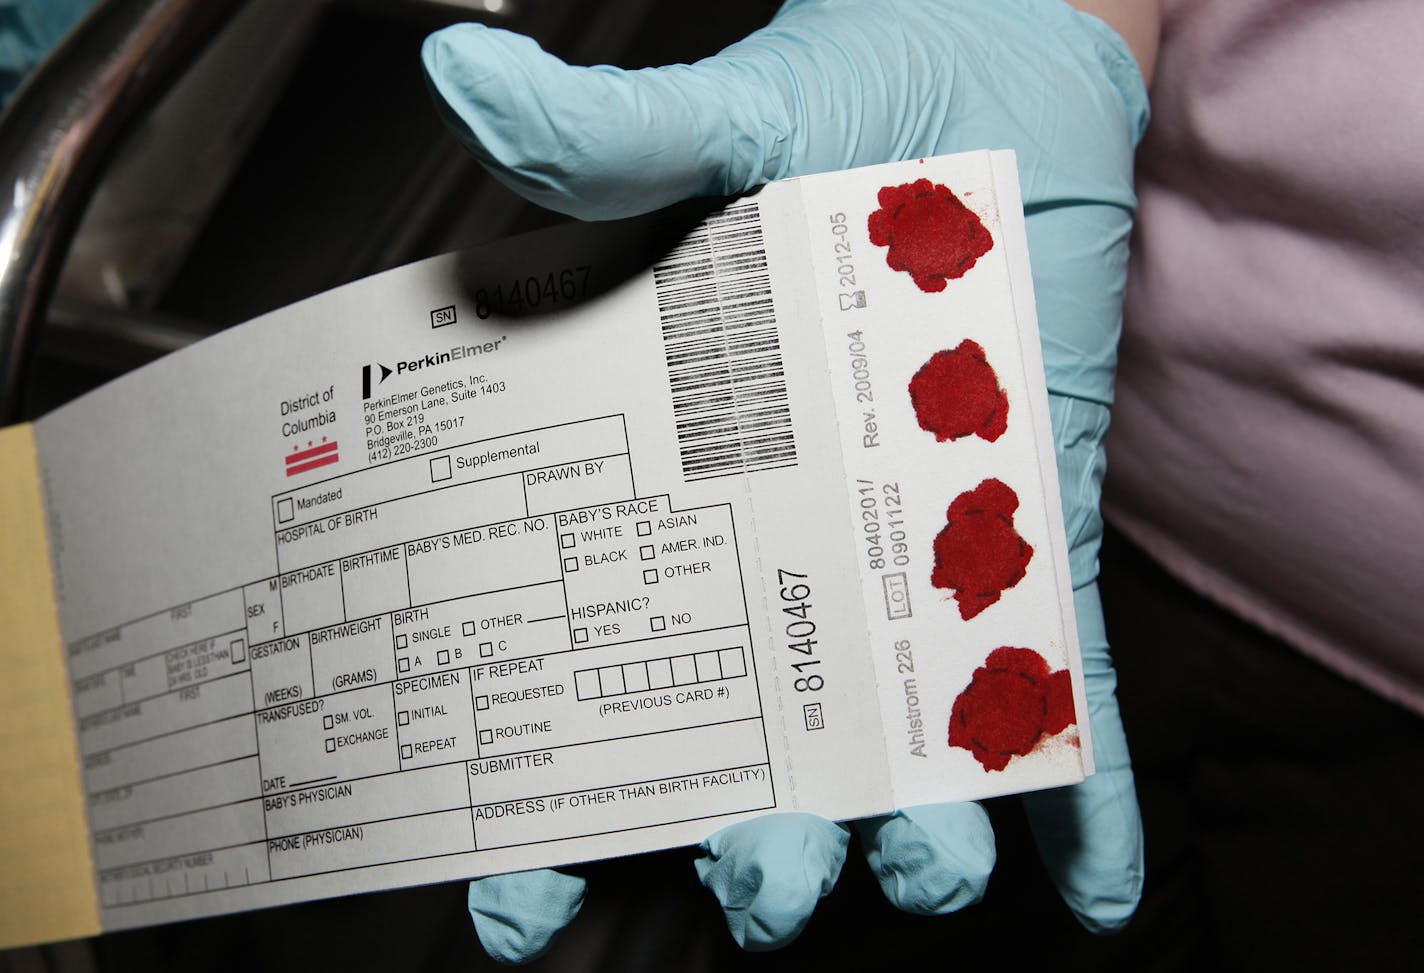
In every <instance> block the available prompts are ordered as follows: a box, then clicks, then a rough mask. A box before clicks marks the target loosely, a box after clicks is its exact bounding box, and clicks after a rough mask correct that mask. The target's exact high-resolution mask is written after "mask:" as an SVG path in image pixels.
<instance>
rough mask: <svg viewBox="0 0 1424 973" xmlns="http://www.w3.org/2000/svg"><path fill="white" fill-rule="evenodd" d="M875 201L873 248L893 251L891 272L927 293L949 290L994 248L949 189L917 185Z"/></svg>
mask: <svg viewBox="0 0 1424 973" xmlns="http://www.w3.org/2000/svg"><path fill="white" fill-rule="evenodd" d="M876 198H877V199H878V200H879V202H880V208H879V209H878V210H876V211H875V212H873V213H871V214H870V226H869V229H870V242H871V243H873V244H875V245H876V246H877V247H889V251H888V252H887V253H886V254H885V262H886V263H887V264H889V265H890V269H891V270H903V271H904V272H905V273H907V274H909V275H910V277H911V278H912V279H913V280H914V281H915V285H916V286H917V287H919V289H920V290H922V291H926V292H928V293H935V292H938V291H942V290H944V288H945V285H946V284H947V283H948V282H949V281H951V280H954V279H955V278H957V277H963V276H964V275H965V274H966V273H967V272H968V271H969V268H971V267H973V266H974V262H975V261H976V260H978V259H979V258H980V257H982V256H984V254H986V253H988V252H989V250H990V249H991V248H992V247H993V246H994V238H993V237H992V236H990V235H989V231H988V230H987V229H985V227H984V224H983V222H982V221H980V219H979V216H978V214H976V213H975V212H974V211H973V210H972V209H970V208H969V207H967V206H965V205H964V203H962V202H960V199H959V197H958V196H956V195H954V193H953V192H951V191H950V189H949V187H948V186H941V185H940V184H939V183H934V182H930V181H929V180H928V179H916V180H915V181H914V182H907V183H905V184H904V185H900V186H886V187H885V188H883V189H881V190H880V192H879V194H878V195H877V197H876Z"/></svg>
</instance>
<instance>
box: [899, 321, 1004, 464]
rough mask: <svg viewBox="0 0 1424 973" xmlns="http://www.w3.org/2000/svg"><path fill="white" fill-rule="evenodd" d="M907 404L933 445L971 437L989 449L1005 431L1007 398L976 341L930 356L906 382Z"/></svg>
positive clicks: (964, 342) (962, 343)
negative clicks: (984, 441)
mask: <svg viewBox="0 0 1424 973" xmlns="http://www.w3.org/2000/svg"><path fill="white" fill-rule="evenodd" d="M910 402H911V404H912V405H914V407H915V418H916V419H918V420H919V423H920V428H921V429H923V430H925V431H926V432H932V433H934V436H935V439H937V440H938V441H939V442H944V441H945V440H946V439H959V438H960V437H961V436H970V435H973V436H978V437H979V438H981V439H986V440H988V441H989V442H991V443H992V442H993V441H994V440H996V439H998V438H999V437H1000V436H1002V435H1003V434H1004V430H1005V429H1007V428H1008V423H1009V397H1008V395H1006V394H1005V393H1004V390H1003V389H1002V388H1000V387H999V376H998V375H996V374H995V373H994V369H993V366H991V365H990V364H989V360H988V358H986V357H985V355H984V349H983V348H982V347H981V346H980V345H979V343H978V342H977V341H970V340H968V339H965V340H964V341H961V342H960V343H959V347H957V348H955V349H954V350H952V351H937V352H935V353H934V355H933V356H931V358H930V360H929V361H927V362H925V363H924V364H923V365H921V366H920V370H919V371H918V372H916V373H915V377H914V378H912V379H910Z"/></svg>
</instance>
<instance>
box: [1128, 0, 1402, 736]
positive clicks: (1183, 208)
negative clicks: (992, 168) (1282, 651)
mask: <svg viewBox="0 0 1424 973" xmlns="http://www.w3.org/2000/svg"><path fill="white" fill-rule="evenodd" d="M1164 7H1165V10H1164V22H1163V39H1162V50H1161V57H1160V60H1159V62H1158V65H1157V75H1156V78H1155V81H1154V84H1153V89H1152V95H1153V97H1152V111H1153V118H1152V124H1151V127H1150V129H1149V131H1148V135H1147V139H1146V141H1145V143H1144V144H1143V147H1142V150H1141V154H1140V155H1139V169H1138V193H1139V196H1140V199H1141V209H1140V211H1139V214H1138V229H1137V235H1136V237H1135V238H1134V241H1133V245H1134V252H1133V258H1132V266H1131V271H1130V278H1129V284H1128V291H1127V305H1126V312H1125V313H1126V325H1125V331H1124V336H1123V341H1122V349H1121V362H1120V366H1119V371H1118V385H1117V405H1116V407H1115V408H1114V411H1113V428H1112V432H1111V434H1110V436H1109V442H1108V469H1109V473H1108V483H1107V494H1106V501H1105V511H1106V513H1107V515H1108V517H1109V519H1110V520H1112V522H1113V523H1115V524H1116V525H1117V526H1118V527H1119V528H1120V529H1122V530H1123V531H1124V532H1126V533H1127V534H1128V535H1129V536H1130V537H1131V538H1133V539H1134V540H1135V541H1136V542H1137V543H1138V544H1139V545H1141V546H1142V547H1143V548H1145V549H1146V550H1147V551H1148V552H1149V553H1150V554H1152V555H1153V557H1155V558H1156V559H1157V560H1158V561H1159V562H1160V563H1161V564H1163V565H1164V566H1165V567H1166V568H1167V569H1168V570H1170V571H1171V572H1172V573H1173V574H1175V575H1176V576H1177V577H1179V578H1180V579H1181V580H1182V581H1184V582H1185V583H1186V584H1188V585H1189V586H1191V587H1193V588H1195V589H1197V590H1198V591H1200V592H1201V593H1203V594H1204V595H1206V596H1208V597H1209V598H1211V599H1213V600H1215V601H1217V602H1219V603H1221V604H1222V605H1224V606H1225V607H1227V608H1229V609H1230V610H1232V611H1233V612H1235V613H1236V614H1238V615H1239V616H1241V617H1242V618H1244V619H1246V620H1248V621H1250V622H1252V623H1254V624H1256V625H1257V626H1259V627H1261V628H1262V629H1265V630H1266V631H1268V632H1271V633H1273V634H1275V635H1276V636H1278V637H1280V638H1281V639H1284V640H1285V641H1286V642H1288V643H1290V644H1292V645H1294V646H1295V647H1296V648H1298V649H1299V650H1300V651H1302V652H1304V653H1306V654H1307V655H1309V656H1311V657H1313V658H1315V659H1317V660H1319V661H1320V662H1322V663H1324V664H1325V665H1327V666H1329V667H1331V668H1333V669H1335V670H1336V671H1338V672H1340V673H1341V674H1343V675H1345V676H1346V677H1348V678H1350V679H1353V680H1356V681H1358V682H1360V683H1363V684H1364V685H1365V686H1368V687H1369V688H1370V689H1372V690H1374V691H1375V692H1377V693H1379V694H1380V695H1382V696H1385V697H1387V698H1389V699H1392V700H1395V701H1396V702H1398V703H1400V704H1402V705H1404V706H1406V707H1409V708H1410V709H1413V710H1415V711H1417V712H1420V713H1424V3H1420V2H1419V0H1351V2H1344V3H1341V2H1323V0H1291V2H1289V3H1282V2H1280V0H1167V2H1166V3H1165V4H1164Z"/></svg>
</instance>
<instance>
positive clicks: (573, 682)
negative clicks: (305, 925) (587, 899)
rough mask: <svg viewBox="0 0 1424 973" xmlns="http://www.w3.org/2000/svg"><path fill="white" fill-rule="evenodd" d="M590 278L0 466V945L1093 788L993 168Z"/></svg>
mask: <svg viewBox="0 0 1424 973" xmlns="http://www.w3.org/2000/svg"><path fill="white" fill-rule="evenodd" d="M975 223H977V224H978V226H979V229H978V230H975V229H974V228H973V227H974V224H975ZM612 249H614V248H610V250H609V252H606V253H604V254H600V255H599V256H598V257H595V258H579V259H577V260H575V259H569V260H565V258H564V253H565V252H566V251H563V250H561V249H560V248H559V247H557V246H550V247H549V248H547V249H536V250H535V251H533V255H532V256H531V257H529V258H528V259H526V260H525V262H524V263H523V265H521V267H520V268H519V269H518V271H517V272H514V271H510V270H509V269H508V268H507V267H505V266H502V265H501V264H500V262H499V261H498V260H497V259H495V258H494V256H491V255H487V257H488V259H485V258H482V257H481V256H480V255H479V254H475V255H473V256H471V255H465V256H464V257H463V258H461V257H457V256H455V255H451V256H447V257H438V258H434V259H431V260H427V261H424V262H421V263H417V264H413V265H410V266H407V267H403V268H400V269H398V270H394V271H390V272H388V273H385V274H381V275H379V276H376V277H373V278H370V279H367V280H363V281H359V282H357V283H353V284H350V285H347V286H345V287H341V288H338V289H336V290H333V291H330V292H327V293H325V294H321V295H318V296H316V297H313V298H311V299H309V300H306V301H302V302H300V303H298V304H295V305H292V306H291V307H288V308H285V309H282V310H279V311H276V312H273V313H271V314H268V315H265V316H264V317H261V318H259V319H257V320H255V321H252V322H250V323H248V324H246V325H244V326H242V327H239V328H235V329H232V330H230V331H227V332H224V333H222V334H219V335H217V336H215V337H213V338H211V339H209V340H206V341H204V342H202V343H200V344H199V345H197V346H195V347H193V348H191V349H188V350H186V351H184V352H181V353H178V354H175V355H171V356H169V357H167V358H164V359H162V360H160V361H158V362H155V363H153V364H151V365H149V366H148V367H146V368H144V369H142V370H140V371H138V372H136V373H134V374H132V375H129V376H126V377H124V378H122V379H119V380H117V381H115V382H113V383H111V384H110V385H108V386H106V387H104V388H102V389H99V390H98V391H96V392H94V393H92V394H90V395H88V396H85V397H84V398H82V399H79V400H77V401H75V402H73V403H71V404H70V405H67V406H65V407H63V408H61V409H59V410H57V411H56V412H54V413H52V414H50V415H48V416H45V417H44V418H42V419H40V420H39V421H38V422H36V423H35V424H34V425H33V427H32V428H31V427H21V428H19V429H13V430H8V431H6V432H5V433H4V434H3V438H0V458H3V462H4V486H3V488H0V515H3V518H4V525H5V531H4V534H3V536H0V547H3V551H0V553H2V554H3V556H4V558H5V563H6V565H7V567H6V571H7V576H8V577H9V579H10V580H9V581H8V582H7V584H6V585H5V586H4V589H5V590H4V594H3V595H0V598H3V599H4V600H3V601H0V607H2V608H3V612H4V618H3V625H4V630H5V631H6V632H7V635H10V634H13V633H17V632H18V633H20V637H19V638H17V639H13V640H12V641H10V642H9V643H7V644H6V646H5V648H4V653H5V657H4V658H5V666H6V675H7V679H9V680H10V682H9V683H8V684H7V685H6V687H5V689H6V692H5V695H4V696H3V697H0V700H3V703H4V709H3V712H0V733H3V737H2V738H0V761H3V766H0V772H3V780H4V786H3V789H0V795H3V801H4V806H3V808H0V814H2V815H3V817H0V820H3V822H4V829H3V836H0V854H3V856H4V858H3V865H4V867H3V868H0V903H4V904H5V908H4V909H0V916H3V919H0V921H3V922H4V923H5V924H4V925H0V940H3V941H0V945H11V944H16V943H24V942H35V941H43V940H47V939H54V938H63V937H66V936H73V935H84V934H89V933H92V932H94V931H96V930H98V929H104V930H110V929H122V928H127V927H133V926H140V925H147V924H153V923H159V922H167V921H172V920H177V919H183V918H189V917H195V916H205V915H215V914H219V913H226V912H234V911H240V910H244V909H251V908H257V907H262V906H270V905H274V904H280V903H285V902H296V901H301V900H306V899H313V898H320V897H325V896H334V895H343V894H349V893H354V892H361V891H368V890H374V889H384V888H390V887H393V886H402V885H413V884H419V883H427V882H436V881H444V880H452V879H460V878H467V877H470V876H475V875H482V874H490V873H496V872H503V871H509V870H517V869H527V868H533V867H538V866H552V865H560V864H567V863H571V862H577V861H584V860H590V859H595V858H603V857H609V856H615V855H624V854H630V853H634V852H640V851H647V850H652V849H659V848H666V847H670V846H675V845H680V844H688V843H693V842H696V841H699V840H701V839H702V838H704V837H705V836H707V835H708V834H710V833H711V832H713V831H715V830H717V829H719V828H722V827H724V826H726V825H728V824H731V823H733V822H735V821H739V820H744V819H746V818H749V817H752V816H755V815H758V814H764V813H767V812H772V811H790V810H799V811H808V812H813V813H816V814H820V815H823V816H825V817H829V818H835V819H850V818H855V817H861V816H865V815H870V814H875V813H884V812H888V811H889V810H891V809H893V808H895V807H897V806H909V805H914V804H921V803H926V802H931V801H945V800H963V799H970V798H982V797H987V796H991V795H995V794H1003V793H1009V792H1015V791H1022V790H1029V789H1034V788H1040V787H1047V786H1055V785H1060V784H1065V783H1070V782H1075V781H1078V780H1080V779H1082V777H1083V775H1084V774H1085V773H1091V772H1092V756H1091V754H1092V749H1091V741H1090V740H1089V738H1088V727H1087V721H1086V719H1083V720H1081V721H1079V720H1078V718H1077V715H1078V714H1085V713H1086V712H1087V709H1086V704H1085V701H1084V696H1083V687H1082V678H1081V666H1080V663H1079V659H1078V649H1077V640H1076V629H1075V624H1074V618H1073V609H1072V599H1071V591H1070V585H1069V577H1068V559H1067V550H1066V546H1065V543H1064V536H1063V526H1062V517H1061V512H1060V506H1059V500H1058V486H1057V474H1056V469H1055V465H1054V459H1053V446H1052V440H1051V433H1050V426H1049V415H1048V403H1047V395H1046V392H1045V389H1044V379H1043V369H1042V360H1041V353H1040V348H1039V337H1038V330H1037V324H1036V320H1035V316H1034V303H1033V295H1032V288H1031V281H1030V276H1029V264H1028V255H1027V243H1026V238H1025V233H1024V224H1023V217H1022V202H1021V200H1020V196H1019V189H1018V183H1017V177H1016V171H1015V164H1014V159H1013V155H1012V154H1011V153H1006V152H994V153H990V152H980V153H971V154H966V155H960V156H949V157H943V158H938V159H927V160H916V161H913V162H908V163H897V164H894V165H890V166H877V167H871V168H867V169H860V170H853V171H850V172H844V173H835V174H828V175H823V176H814V177H807V178H803V179H799V180H789V181H786V182H782V183H777V184H773V185H771V186H768V187H766V188H765V189H764V190H763V191H762V192H761V193H759V194H758V195H755V196H753V197H749V198H747V199H744V200H741V201H738V202H736V203H733V204H731V205H729V206H728V207H727V208H726V209H724V210H721V211H719V212H717V213H714V214H713V215H712V216H710V217H708V218H707V219H706V220H705V221H704V222H702V223H701V224H700V225H698V226H697V227H696V228H695V229H694V230H693V231H692V232H691V233H690V234H689V235H687V236H686V238H685V239H684V240H683V242H682V243H681V244H679V245H677V246H676V247H675V248H674V249H672V250H671V251H669V252H667V253H665V254H664V255H663V256H661V257H659V258H658V259H657V260H656V261H655V262H654V264H653V266H652V267H651V268H649V269H646V270H644V271H642V272H641V273H639V274H637V275H635V276H633V277H631V278H630V279H628V280H626V281H624V282H622V283H620V284H618V285H617V286H613V287H611V288H610V287H609V286H608V279H609V274H608V272H607V265H608V264H609V263H610V262H611V261H614V260H616V259H617V258H618V256H619V254H617V253H615V252H612ZM595 295H596V296H595ZM536 308H537V310H538V311H540V312H547V311H553V312H554V313H538V314H526V313H522V312H527V311H530V310H533V309H536ZM912 393H913V394H912ZM31 442H32V443H33V446H32V447H31ZM27 490H28V492H26V491H27ZM56 615H57V620H58V627H57V629H56ZM1025 653H1027V654H1025ZM11 689H14V690H15V691H13V692H11V691H10V690H11Z"/></svg>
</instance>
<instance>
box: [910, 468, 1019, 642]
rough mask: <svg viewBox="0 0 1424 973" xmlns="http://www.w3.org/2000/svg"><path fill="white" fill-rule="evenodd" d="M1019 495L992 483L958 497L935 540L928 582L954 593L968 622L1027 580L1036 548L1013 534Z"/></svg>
mask: <svg viewBox="0 0 1424 973" xmlns="http://www.w3.org/2000/svg"><path fill="white" fill-rule="evenodd" d="M1018 508H1019V497H1018V494H1016V493H1014V491H1013V490H1012V489H1011V488H1010V487H1009V486H1008V484H1006V483H1004V482H1003V481H1001V480H997V479H994V478H992V477H991V478H989V479H987V480H985V481H984V482H982V483H980V484H979V485H978V486H977V487H975V488H974V489H973V490H968V491H966V492H964V493H961V494H960V495H959V496H957V497H955V498H954V502H953V503H951V504H950V505H949V510H948V511H947V513H946V514H945V519H946V521H947V523H946V524H945V526H944V529H943V530H941V531H940V532H939V535H938V536H937V537H935V540H934V570H933V571H932V572H931V574H930V583H931V584H933V585H934V586H935V587H936V588H947V589H951V590H953V591H954V600H955V601H957V602H958V603H959V616H960V617H961V618H963V619H964V620H965V621H968V620H969V619H971V618H973V617H974V616H975V615H977V614H979V613H980V612H982V611H983V610H984V609H986V608H988V607H989V606H990V605H992V604H994V602H996V601H998V600H999V598H1000V596H1001V595H1002V594H1003V592H1004V589H1006V588H1012V587H1013V586H1014V585H1016V584H1018V583H1019V582H1020V581H1022V580H1023V577H1024V574H1026V573H1027V569H1028V562H1029V560H1030V559H1031V558H1032V557H1033V548H1032V547H1031V546H1030V545H1029V543H1028V541H1026V540H1024V539H1023V538H1022V537H1021V536H1019V532H1018V531H1017V530H1015V529H1014V511H1015V510H1017V509H1018Z"/></svg>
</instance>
